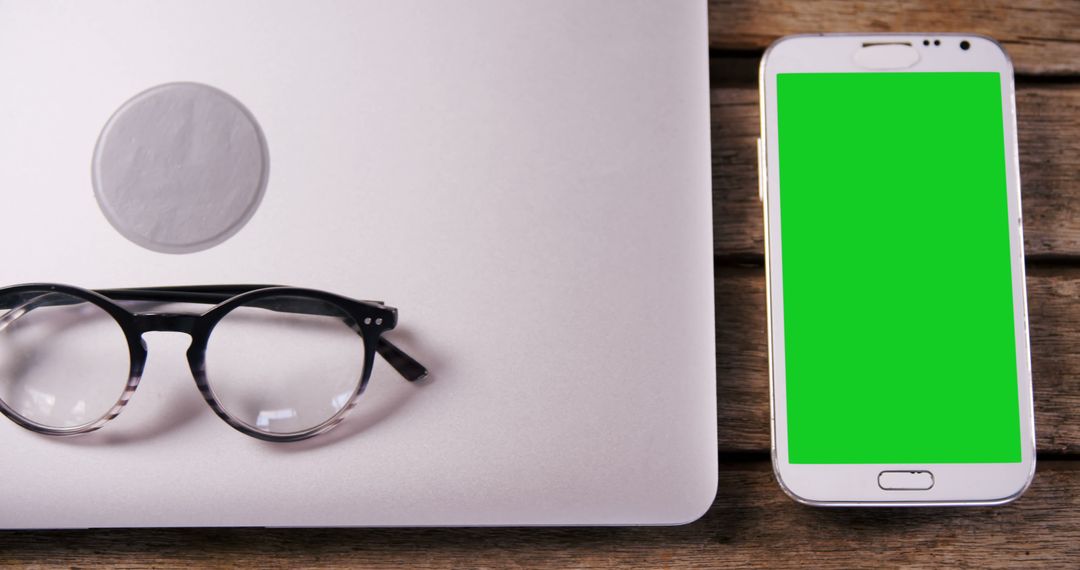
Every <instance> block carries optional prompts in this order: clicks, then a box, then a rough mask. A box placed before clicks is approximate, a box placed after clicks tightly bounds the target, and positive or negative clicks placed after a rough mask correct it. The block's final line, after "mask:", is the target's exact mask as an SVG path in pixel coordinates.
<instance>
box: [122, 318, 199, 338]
mask: <svg viewBox="0 0 1080 570" xmlns="http://www.w3.org/2000/svg"><path fill="white" fill-rule="evenodd" d="M198 318H199V317H198V316H197V315H185V314H182V313H144V314H140V315H135V326H136V327H137V328H138V330H139V334H140V335H142V334H143V333H148V332H178V333H184V334H187V335H189V336H190V335H192V334H193V333H194V331H195V323H196V321H197V320H198Z"/></svg>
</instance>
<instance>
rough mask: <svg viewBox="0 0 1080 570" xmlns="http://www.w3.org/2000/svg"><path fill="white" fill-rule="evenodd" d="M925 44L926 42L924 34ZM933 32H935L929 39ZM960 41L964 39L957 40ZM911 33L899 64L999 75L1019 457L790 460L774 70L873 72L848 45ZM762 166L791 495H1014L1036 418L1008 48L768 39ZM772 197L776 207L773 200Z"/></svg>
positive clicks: (986, 500) (775, 433)
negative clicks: (927, 476) (922, 484)
mask: <svg viewBox="0 0 1080 570" xmlns="http://www.w3.org/2000/svg"><path fill="white" fill-rule="evenodd" d="M924 40H929V42H930V45H929V46H924V45H923V41H924ZM934 40H938V41H940V45H935V44H934ZM961 41H967V42H968V43H969V46H970V47H969V49H967V50H963V49H960V42H961ZM890 42H896V43H910V44H911V45H912V46H913V48H914V49H916V50H918V52H919V58H918V61H917V62H916V63H915V64H913V65H911V66H910V67H907V68H904V69H890V70H888V71H893V72H896V71H899V72H927V71H931V72H933V71H953V72H955V71H992V72H998V73H1000V75H1001V93H1002V116H1003V118H1004V133H1005V154H1006V156H1005V159H1006V160H1005V170H1006V178H1007V189H1008V201H1009V205H1008V207H1009V219H1010V227H1009V243H1010V250H1011V260H1012V280H1013V306H1014V311H1015V318H1014V323H1015V330H1016V356H1017V377H1018V393H1019V403H1020V435H1021V457H1022V460H1021V462H1020V463H977V464H971V463H967V464H960V463H953V464H843V465H833V464H812V465H808V464H792V463H790V462H789V461H788V450H787V417H786V410H787V405H786V404H787V401H786V391H785V382H786V378H785V361H784V327H783V309H784V308H783V271H782V267H781V251H782V249H781V240H780V212H779V192H780V187H779V160H778V147H777V136H778V135H777V125H776V120H775V117H776V116H777V110H776V76H777V74H779V73H830V72H833V73H876V72H878V71H877V70H869V69H864V68H861V67H859V66H857V65H856V64H855V62H854V59H853V55H854V53H855V52H856V50H858V49H860V48H861V47H862V46H863V44H864V43H890ZM760 80H761V110H762V112H761V121H762V125H761V128H762V133H763V134H762V142H763V145H761V146H759V151H760V152H761V153H762V157H761V161H760V162H761V164H760V165H759V167H760V170H763V172H760V173H759V175H761V176H762V186H763V192H762V194H763V196H762V198H763V200H764V213H765V236H766V245H765V266H766V276H767V281H768V293H767V295H768V312H769V315H768V323H769V370H770V380H771V381H770V394H771V401H770V404H771V406H772V419H773V421H772V459H773V468H774V470H775V472H776V477H777V480H778V481H779V483H780V486H781V487H782V488H783V489H784V491H785V492H786V493H787V494H788V495H790V496H791V497H792V498H793V499H795V500H796V501H799V502H801V503H806V504H811V505H819V506H856V505H862V506H899V505H910V506H930V505H939V506H940V505H991V504H1002V503H1007V502H1009V501H1011V500H1013V499H1015V498H1017V497H1019V496H1020V495H1021V494H1022V493H1023V492H1024V490H1026V489H1027V487H1028V485H1030V483H1031V479H1032V477H1033V475H1034V471H1035V426H1034V418H1033V416H1034V414H1033V407H1032V395H1031V364H1030V347H1029V340H1028V326H1027V301H1026V300H1027V294H1026V286H1025V277H1024V249H1023V247H1024V246H1023V244H1024V241H1023V228H1022V224H1021V213H1020V175H1019V163H1018V156H1017V154H1018V153H1017V142H1016V112H1015V109H1016V105H1015V100H1014V88H1013V69H1012V63H1011V62H1010V61H1009V58H1008V55H1006V53H1005V52H1004V50H1003V49H1002V48H1001V46H1000V45H998V44H997V43H996V42H995V41H993V40H992V39H990V38H986V37H982V36H978V35H971V34H966V35H965V34H820V35H803V36H788V37H785V38H781V39H780V40H777V41H776V42H775V43H773V44H772V45H771V46H770V47H769V49H768V50H767V51H766V52H765V55H764V57H763V59H762V63H761V74H760ZM774 206H775V207H774ZM892 470H900V471H908V470H911V471H915V470H918V471H930V472H931V473H932V474H933V477H934V485H933V487H932V488H931V489H929V490H925V491H923V490H903V491H897V490H892V491H886V490H883V489H881V488H880V487H879V486H878V482H877V477H878V474H879V473H880V472H882V471H892Z"/></svg>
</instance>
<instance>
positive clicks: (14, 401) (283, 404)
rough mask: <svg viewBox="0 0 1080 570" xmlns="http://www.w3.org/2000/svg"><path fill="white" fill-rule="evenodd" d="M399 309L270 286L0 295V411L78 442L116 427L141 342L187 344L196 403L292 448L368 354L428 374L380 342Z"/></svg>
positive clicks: (334, 421)
mask: <svg viewBox="0 0 1080 570" xmlns="http://www.w3.org/2000/svg"><path fill="white" fill-rule="evenodd" d="M118 302H125V303H127V302H145V303H143V304H144V305H145V304H149V305H151V306H154V305H156V306H161V305H163V304H172V303H198V304H212V305H214V306H213V307H212V308H210V309H209V310H208V311H206V312H204V313H202V314H199V315H196V314H186V313H173V312H132V311H131V310H129V309H126V308H124V307H122V306H121V305H119V304H118ZM396 324H397V309H394V308H393V307H388V306H386V305H383V304H382V303H381V302H377V301H357V300H354V299H348V298H345V297H342V296H339V295H334V294H332V293H326V292H323V291H316V290H312V289H300V288H296V287H278V286H269V285H207V286H191V287H154V288H143V289H99V290H96V291H90V290H86V289H80V288H77V287H71V286H67V285H56V284H34V285H17V286H14V287H6V288H3V289H0V412H2V413H3V414H4V415H5V416H7V417H8V418H10V419H11V420H12V421H14V422H15V423H17V424H19V425H20V426H22V427H24V428H27V429H29V430H32V431H35V432H38V433H41V434H46V435H58V436H63V435H77V434H83V433H89V432H92V431H94V430H96V429H99V428H101V427H102V426H103V425H105V423H106V422H108V421H109V420H111V419H113V418H115V417H116V416H117V415H118V414H119V413H120V411H121V410H122V409H123V408H124V405H126V404H127V402H128V400H129V399H130V398H131V396H132V395H133V394H134V393H135V389H136V388H137V387H138V385H139V380H140V378H141V377H142V374H143V369H144V367H145V365H146V356H147V350H146V344H145V342H144V341H143V339H142V335H143V334H144V333H147V332H154V331H168V332H181V333H186V334H188V335H190V336H191V345H190V348H188V351H187V360H188V364H189V365H190V367H191V373H192V375H193V376H194V377H195V384H196V385H197V386H198V388H199V391H200V392H201V393H202V397H203V398H204V399H205V400H206V403H207V404H209V405H210V407H211V408H212V409H213V410H214V412H215V413H217V415H218V416H219V417H220V418H221V419H223V420H225V421H226V422H227V423H228V424H229V425H230V426H232V427H234V428H236V429H237V430H239V431H241V432H243V433H245V434H247V435H250V436H252V437H257V438H259V439H263V440H267V441H297V440H301V439H307V438H309V437H312V436H315V435H318V434H321V433H324V432H326V431H328V430H330V429H331V428H333V427H334V426H336V425H338V424H339V423H341V421H342V420H343V419H344V418H345V415H346V414H347V413H348V412H349V410H351V409H352V408H353V407H354V406H356V403H357V399H358V398H359V396H360V394H361V393H362V392H363V391H364V388H365V387H366V386H367V383H368V379H369V378H370V376H371V370H372V367H373V364H374V359H375V354H376V353H378V354H379V355H380V356H382V357H383V358H384V359H385V360H386V361H387V362H388V363H389V364H390V365H391V366H392V367H393V368H394V369H395V370H396V371H397V372H398V373H399V374H401V375H402V376H403V377H404V378H405V379H406V380H408V381H410V382H414V381H417V380H420V379H421V378H424V377H425V376H426V375H427V369H425V368H424V367H423V366H422V365H421V364H420V363H419V362H417V361H416V360H414V359H413V358H412V357H410V356H409V355H407V354H405V352H403V351H402V350H400V349H399V348H397V347H396V346H394V345H393V344H391V343H390V341H388V340H386V339H385V338H383V337H382V334H383V333H385V332H386V331H388V330H390V329H393V328H394V326H395V325H396Z"/></svg>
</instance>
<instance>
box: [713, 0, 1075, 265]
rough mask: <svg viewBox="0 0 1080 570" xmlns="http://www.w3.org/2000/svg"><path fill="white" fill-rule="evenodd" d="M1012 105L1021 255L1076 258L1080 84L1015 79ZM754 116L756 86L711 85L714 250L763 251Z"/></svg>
mask: <svg viewBox="0 0 1080 570" xmlns="http://www.w3.org/2000/svg"><path fill="white" fill-rule="evenodd" d="M1077 4H1078V5H1080V2H1077ZM1016 106H1017V115H1018V127H1017V129H1018V143H1019V145H1020V184H1021V201H1022V202H1023V213H1024V244H1025V248H1026V251H1027V254H1028V255H1055V256H1061V255H1067V256H1080V83H1076V84H1061V85H1043V84H1034V85H1032V84H1021V85H1019V86H1018V88H1017V97H1016ZM760 121H761V119H760V116H759V114H758V91H757V88H756V87H721V88H715V89H713V90H712V144H713V150H712V167H713V240H714V250H715V251H716V253H717V254H718V255H762V254H763V253H764V228H763V223H762V211H761V201H760V200H759V198H758V176H757V137H758V134H759V132H760V129H761V127H760Z"/></svg>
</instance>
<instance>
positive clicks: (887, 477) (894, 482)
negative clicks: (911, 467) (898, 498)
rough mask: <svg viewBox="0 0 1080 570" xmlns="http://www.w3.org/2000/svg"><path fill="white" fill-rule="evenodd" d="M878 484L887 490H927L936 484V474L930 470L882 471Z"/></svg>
mask: <svg viewBox="0 0 1080 570" xmlns="http://www.w3.org/2000/svg"><path fill="white" fill-rule="evenodd" d="M877 484H878V487H881V488H882V489H884V490H886V491H926V490H927V489H930V488H931V487H933V486H934V474H933V473H931V472H929V471H882V472H881V473H878V476H877Z"/></svg>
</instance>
